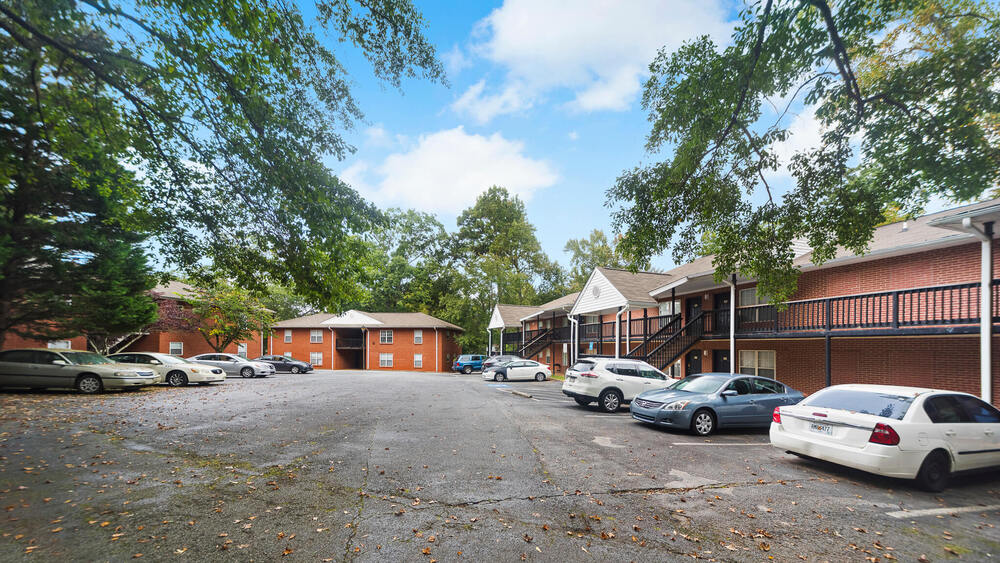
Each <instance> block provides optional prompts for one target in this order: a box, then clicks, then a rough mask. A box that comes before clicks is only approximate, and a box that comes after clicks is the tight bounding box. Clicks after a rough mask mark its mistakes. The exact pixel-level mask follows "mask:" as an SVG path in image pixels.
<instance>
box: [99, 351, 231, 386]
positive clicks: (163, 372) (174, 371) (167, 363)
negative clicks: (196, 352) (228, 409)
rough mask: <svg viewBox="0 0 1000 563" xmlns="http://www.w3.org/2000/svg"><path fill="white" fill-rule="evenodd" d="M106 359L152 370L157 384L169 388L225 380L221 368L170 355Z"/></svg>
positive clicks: (124, 354)
mask: <svg viewBox="0 0 1000 563" xmlns="http://www.w3.org/2000/svg"><path fill="white" fill-rule="evenodd" d="M108 358H110V359H112V360H114V361H116V362H118V363H121V364H127V365H129V366H130V367H136V368H140V369H149V370H153V373H155V374H156V382H157V383H166V384H167V385H170V386H171V387H183V386H184V385H187V384H188V383H197V384H199V385H208V384H210V383H213V382H216V381H225V380H226V373H225V372H224V371H222V368H216V367H208V366H204V365H201V364H196V363H194V362H190V361H188V360H185V359H184V358H178V357H177V356H171V355H170V354H161V353H159V352H122V353H120V354H111V355H110V356H108Z"/></svg>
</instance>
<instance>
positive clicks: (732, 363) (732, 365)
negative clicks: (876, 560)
mask: <svg viewBox="0 0 1000 563" xmlns="http://www.w3.org/2000/svg"><path fill="white" fill-rule="evenodd" d="M726 284H728V285H729V375H733V374H735V373H736V274H733V277H732V281H730V280H726ZM712 368H713V369H714V368H715V366H712Z"/></svg>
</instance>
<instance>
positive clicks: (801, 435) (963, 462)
mask: <svg viewBox="0 0 1000 563" xmlns="http://www.w3.org/2000/svg"><path fill="white" fill-rule="evenodd" d="M771 444H772V445H774V447H776V448H778V449H781V450H786V451H788V452H790V453H793V454H797V455H800V456H805V457H812V458H818V459H823V460H826V461H831V462H834V463H837V464H840V465H846V466H847V467H853V468H855V469H860V470H862V471H867V472H869V473H875V474H878V475H885V476H888V477H900V478H904V479H916V480H917V484H918V485H920V487H922V488H924V489H926V490H929V491H940V490H942V489H944V488H945V486H947V484H948V479H949V477H950V475H951V473H953V472H955V471H965V470H973V469H985V468H989V467H995V466H1000V411H998V410H997V409H996V408H995V407H993V406H992V405H990V404H989V403H986V402H985V401H982V400H980V399H979V398H978V397H975V396H973V395H969V394H968V393H959V392H957V391H941V390H935V389H921V388H917V387H897V386H892V385H835V386H833V387H828V388H826V389H823V390H822V391H819V392H817V393H815V394H813V395H810V396H809V397H807V398H806V399H805V400H803V401H802V402H801V403H799V404H797V405H792V406H782V407H778V408H776V409H774V416H773V422H772V423H771Z"/></svg>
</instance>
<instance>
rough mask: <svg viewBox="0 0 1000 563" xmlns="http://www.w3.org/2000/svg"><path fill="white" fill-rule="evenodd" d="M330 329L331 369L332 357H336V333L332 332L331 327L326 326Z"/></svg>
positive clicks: (331, 364)
mask: <svg viewBox="0 0 1000 563" xmlns="http://www.w3.org/2000/svg"><path fill="white" fill-rule="evenodd" d="M327 328H329V329H330V369H333V364H334V361H333V360H334V358H336V357H337V333H335V332H333V327H332V326H331V327H327Z"/></svg>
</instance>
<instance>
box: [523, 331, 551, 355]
mask: <svg viewBox="0 0 1000 563" xmlns="http://www.w3.org/2000/svg"><path fill="white" fill-rule="evenodd" d="M549 344H552V329H546V330H543V331H542V332H541V333H539V334H538V335H537V336H535V337H534V338H532V339H531V340H529V341H528V342H525V343H524V346H521V347H520V348H519V349H518V350H517V355H518V356H521V357H522V358H530V357H532V356H534V355H535V354H537V353H539V352H541V351H542V350H544V349H545V347H546V346H548V345H549Z"/></svg>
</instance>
